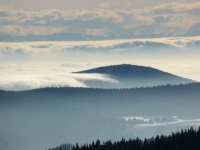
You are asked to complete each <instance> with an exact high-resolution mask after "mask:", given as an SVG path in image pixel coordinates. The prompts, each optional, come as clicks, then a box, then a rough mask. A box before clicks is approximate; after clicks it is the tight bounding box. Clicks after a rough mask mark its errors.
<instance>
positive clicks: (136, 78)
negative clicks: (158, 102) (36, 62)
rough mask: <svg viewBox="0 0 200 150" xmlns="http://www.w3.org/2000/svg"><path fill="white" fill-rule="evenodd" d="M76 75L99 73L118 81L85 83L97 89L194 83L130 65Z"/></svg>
mask: <svg viewBox="0 0 200 150" xmlns="http://www.w3.org/2000/svg"><path fill="white" fill-rule="evenodd" d="M76 73H87V74H88V73H89V74H91V73H99V74H104V75H109V76H110V77H111V78H113V79H115V80H117V81H118V83H117V84H116V83H106V82H99V81H85V84H86V85H88V86H89V87H98V88H133V87H142V86H143V87H146V86H157V85H163V84H164V85H165V84H173V85H174V84H180V83H182V84H186V83H192V82H196V81H194V80H191V79H187V78H183V77H180V76H176V75H173V74H171V73H168V72H164V71H161V70H158V69H155V68H152V67H146V66H137V65H130V64H121V65H113V66H104V67H98V68H93V69H89V70H84V71H79V72H76Z"/></svg>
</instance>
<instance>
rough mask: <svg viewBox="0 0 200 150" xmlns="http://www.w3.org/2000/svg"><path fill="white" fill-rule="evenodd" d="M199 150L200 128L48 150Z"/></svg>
mask: <svg viewBox="0 0 200 150" xmlns="http://www.w3.org/2000/svg"><path fill="white" fill-rule="evenodd" d="M69 149H71V150H199V149H200V127H199V128H198V129H197V130H195V129H194V128H193V127H191V128H190V129H188V130H181V132H177V133H173V132H172V134H171V135H169V136H164V135H163V134H161V135H157V136H156V137H152V138H151V139H146V138H145V139H144V140H141V139H139V138H138V137H137V138H135V139H131V138H130V139H129V140H125V139H124V138H122V140H121V141H115V142H112V141H111V140H108V141H106V142H103V143H101V141H100V140H97V141H96V142H92V143H91V144H83V145H81V146H80V145H79V144H78V143H77V144H76V145H74V146H73V147H72V148H71V147H70V146H68V147H67V146H66V145H62V146H60V147H57V148H53V149H50V148H49V149H48V150H69Z"/></svg>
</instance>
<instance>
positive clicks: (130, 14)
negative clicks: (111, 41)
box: [0, 1, 200, 36]
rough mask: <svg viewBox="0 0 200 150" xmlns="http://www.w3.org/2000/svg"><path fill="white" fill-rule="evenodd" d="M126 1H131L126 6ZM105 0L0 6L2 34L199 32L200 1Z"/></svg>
mask: <svg viewBox="0 0 200 150" xmlns="http://www.w3.org/2000/svg"><path fill="white" fill-rule="evenodd" d="M125 3H127V4H128V3H129V4H128V5H127V7H120V6H125ZM116 4H117V3H112V2H111V1H110V2H102V3H100V4H99V5H98V7H93V8H87V9H86V8H85V9H73V7H72V8H71V9H67V10H66V9H65V10H62V9H43V10H39V11H34V10H32V11H30V10H29V11H28V10H26V11H25V10H23V9H16V8H15V7H10V6H9V5H1V6H0V24H1V27H0V33H1V35H5V34H9V35H12V36H19V35H23V36H26V35H28V34H34V35H48V34H54V33H67V32H73V33H81V34H83V35H88V34H89V35H93V36H99V35H104V36H108V35H112V34H115V35H118V34H133V35H151V34H155V35H162V36H164V35H165V36H166V35H168V36H181V35H199V34H200V30H199V28H198V24H200V17H199V15H198V14H199V12H200V2H191V1H190V2H189V3H187V2H185V3H183V2H170V3H167V2H165V3H154V4H155V5H151V4H150V3H148V5H146V6H141V7H139V8H135V7H134V5H135V3H133V2H131V1H127V2H124V1H123V2H119V4H120V5H118V6H117V5H116ZM194 31H195V32H194Z"/></svg>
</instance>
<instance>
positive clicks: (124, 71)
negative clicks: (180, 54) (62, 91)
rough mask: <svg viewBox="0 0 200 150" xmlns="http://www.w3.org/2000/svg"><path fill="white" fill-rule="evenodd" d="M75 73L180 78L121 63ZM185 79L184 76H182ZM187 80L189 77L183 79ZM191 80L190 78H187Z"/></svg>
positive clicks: (155, 70)
mask: <svg viewBox="0 0 200 150" xmlns="http://www.w3.org/2000/svg"><path fill="white" fill-rule="evenodd" d="M77 73H100V74H109V75H112V76H116V77H163V78H166V77H174V78H181V77H178V76H176V75H173V74H170V73H167V72H163V71H161V70H158V69H155V68H152V67H145V66H137V65H131V64H122V65H113V66H104V67H99V68H94V69H89V70H84V71H79V72H77ZM182 79H185V78H182ZM185 80H189V79H185ZM189 81H192V80H189Z"/></svg>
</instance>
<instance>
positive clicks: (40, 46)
mask: <svg viewBox="0 0 200 150" xmlns="http://www.w3.org/2000/svg"><path fill="white" fill-rule="evenodd" d="M199 46H200V36H197V37H178V38H151V39H130V40H107V41H80V42H26V43H23V42H21V43H20V42H12V43H6V42H1V43H0V54H1V55H3V56H10V55H32V54H44V55H45V54H46V55H48V54H49V53H52V52H57V53H60V52H69V53H70V52H75V51H81V52H96V51H97V50H98V51H100V52H104V51H102V50H106V51H111V52H113V51H115V52H120V51H124V50H132V51H134V50H141V49H144V48H146V49H151V48H153V49H158V48H159V49H160V50H162V49H167V48H170V49H173V48H176V49H180V50H181V49H186V48H188V50H189V49H190V48H192V47H199ZM168 50H169V49H168Z"/></svg>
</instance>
